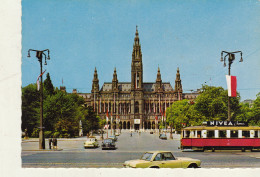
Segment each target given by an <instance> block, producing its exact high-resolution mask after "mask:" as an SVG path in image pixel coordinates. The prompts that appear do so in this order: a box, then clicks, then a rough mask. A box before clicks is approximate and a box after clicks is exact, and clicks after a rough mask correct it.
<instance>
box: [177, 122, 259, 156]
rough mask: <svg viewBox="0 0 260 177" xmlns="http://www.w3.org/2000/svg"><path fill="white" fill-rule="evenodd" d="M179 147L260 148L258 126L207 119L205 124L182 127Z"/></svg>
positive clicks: (211, 148) (201, 148)
mask: <svg viewBox="0 0 260 177" xmlns="http://www.w3.org/2000/svg"><path fill="white" fill-rule="evenodd" d="M181 149H182V150H184V149H192V150H201V151H204V150H212V151H213V152H214V151H215V150H222V149H230V150H242V151H243V152H244V151H245V150H251V151H253V150H260V127H259V126H247V125H246V124H245V123H239V122H231V121H209V122H207V125H203V126H192V127H186V128H183V129H182V131H181Z"/></svg>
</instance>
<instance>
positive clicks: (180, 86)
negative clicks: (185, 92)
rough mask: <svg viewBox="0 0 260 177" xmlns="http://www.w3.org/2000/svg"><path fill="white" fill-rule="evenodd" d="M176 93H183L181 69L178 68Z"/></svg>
mask: <svg viewBox="0 0 260 177" xmlns="http://www.w3.org/2000/svg"><path fill="white" fill-rule="evenodd" d="M175 91H176V92H182V85H181V76H180V70H179V67H178V68H177V73H176V79H175Z"/></svg>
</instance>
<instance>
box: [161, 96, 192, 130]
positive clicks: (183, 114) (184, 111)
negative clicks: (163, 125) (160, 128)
mask: <svg viewBox="0 0 260 177" xmlns="http://www.w3.org/2000/svg"><path fill="white" fill-rule="evenodd" d="M189 107H190V104H189V101H188V100H186V99H184V100H181V101H176V102H174V103H173V104H172V105H171V106H170V107H169V108H168V109H167V110H166V115H167V118H166V122H167V124H168V125H170V127H171V129H172V128H174V129H175V130H180V129H181V128H182V125H183V124H184V123H186V124H189V117H188V110H189Z"/></svg>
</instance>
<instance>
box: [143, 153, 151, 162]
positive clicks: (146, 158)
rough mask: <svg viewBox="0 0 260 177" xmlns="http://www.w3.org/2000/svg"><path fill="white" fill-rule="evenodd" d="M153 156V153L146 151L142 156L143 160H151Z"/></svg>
mask: <svg viewBox="0 0 260 177" xmlns="http://www.w3.org/2000/svg"><path fill="white" fill-rule="evenodd" d="M152 156H153V153H145V154H144V155H143V156H142V157H141V160H147V161H150V160H151V158H152Z"/></svg>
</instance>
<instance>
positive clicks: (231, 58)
mask: <svg viewBox="0 0 260 177" xmlns="http://www.w3.org/2000/svg"><path fill="white" fill-rule="evenodd" d="M224 53H225V54H226V55H225V56H224V58H223V54H224ZM236 53H240V55H241V58H240V60H239V62H243V58H242V52H241V51H235V52H226V51H222V52H221V59H220V61H221V62H222V61H224V67H225V66H226V57H227V56H228V75H229V76H230V72H231V71H230V70H231V65H232V63H233V61H234V60H235V54H236ZM230 120H231V111H230V97H229V96H228V121H230Z"/></svg>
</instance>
